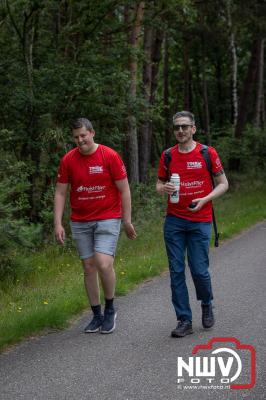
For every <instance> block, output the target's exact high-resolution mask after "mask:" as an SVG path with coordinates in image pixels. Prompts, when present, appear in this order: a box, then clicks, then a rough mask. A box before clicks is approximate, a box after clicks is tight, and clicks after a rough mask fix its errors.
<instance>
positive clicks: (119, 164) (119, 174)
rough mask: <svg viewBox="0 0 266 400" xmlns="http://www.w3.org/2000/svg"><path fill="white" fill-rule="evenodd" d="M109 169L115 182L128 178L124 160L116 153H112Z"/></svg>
mask: <svg viewBox="0 0 266 400" xmlns="http://www.w3.org/2000/svg"><path fill="white" fill-rule="evenodd" d="M108 159H109V160H108V161H109V168H110V172H111V175H112V179H113V180H114V181H119V180H121V179H125V178H126V177H127V171H126V167H125V164H124V163H123V160H122V159H121V157H120V156H119V154H118V153H117V152H116V151H112V152H110V154H109V157H108Z"/></svg>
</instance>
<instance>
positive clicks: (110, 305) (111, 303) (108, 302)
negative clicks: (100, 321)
mask: <svg viewBox="0 0 266 400" xmlns="http://www.w3.org/2000/svg"><path fill="white" fill-rule="evenodd" d="M105 308H106V309H107V310H113V309H114V298H112V299H105Z"/></svg>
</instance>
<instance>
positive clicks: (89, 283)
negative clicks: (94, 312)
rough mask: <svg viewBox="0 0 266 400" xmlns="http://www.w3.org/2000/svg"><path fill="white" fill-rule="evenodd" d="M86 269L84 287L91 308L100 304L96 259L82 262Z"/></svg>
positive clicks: (92, 258)
mask: <svg viewBox="0 0 266 400" xmlns="http://www.w3.org/2000/svg"><path fill="white" fill-rule="evenodd" d="M82 264H83V269H84V285H85V289H86V292H87V295H88V299H89V302H90V305H91V306H96V305H98V304H100V289H99V280H98V272H97V267H96V264H95V258H94V257H91V258H87V259H86V260H82Z"/></svg>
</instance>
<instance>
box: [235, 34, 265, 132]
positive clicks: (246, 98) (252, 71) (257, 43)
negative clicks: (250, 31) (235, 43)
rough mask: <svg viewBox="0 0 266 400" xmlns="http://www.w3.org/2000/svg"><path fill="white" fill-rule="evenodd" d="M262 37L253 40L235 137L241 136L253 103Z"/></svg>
mask: <svg viewBox="0 0 266 400" xmlns="http://www.w3.org/2000/svg"><path fill="white" fill-rule="evenodd" d="M261 41H262V39H260V38H259V39H258V38H255V39H254V40H253V42H252V48H251V57H250V62H249V66H248V71H247V76H246V79H245V82H244V86H243V90H242V95H241V99H240V107H239V114H238V118H237V123H236V128H235V137H236V138H241V137H242V135H243V131H244V128H245V124H246V121H247V115H248V110H249V108H250V104H251V94H252V90H253V88H254V84H255V80H256V74H257V69H258V60H259V54H260V52H261Z"/></svg>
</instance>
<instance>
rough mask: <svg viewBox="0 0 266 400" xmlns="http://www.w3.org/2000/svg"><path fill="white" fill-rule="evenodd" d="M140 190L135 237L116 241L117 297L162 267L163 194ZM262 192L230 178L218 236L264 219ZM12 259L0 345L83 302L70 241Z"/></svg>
mask: <svg viewBox="0 0 266 400" xmlns="http://www.w3.org/2000/svg"><path fill="white" fill-rule="evenodd" d="M242 182H245V180H244V179H242ZM143 190H144V188H143V187H142V188H141V187H138V188H136V189H135V190H134V196H133V197H134V203H135V221H137V222H136V226H137V231H138V238H137V239H136V240H135V241H129V240H127V239H126V237H125V235H124V234H122V235H121V238H120V241H119V245H118V250H117V255H116V262H115V267H116V273H117V288H116V294H117V295H118V296H119V295H124V294H126V293H127V292H128V291H129V290H131V289H132V288H133V287H134V286H135V285H137V284H138V283H140V282H142V281H144V280H145V279H147V278H150V277H153V276H156V275H158V274H160V273H161V272H162V271H164V270H165V269H166V268H167V260H166V255H165V250H164V244H163V236H162V225H163V215H164V207H165V201H164V200H165V199H164V200H162V199H160V198H159V197H156V195H155V194H154V193H153V191H154V189H153V188H151V189H150V191H151V192H150V193H147V192H146V196H147V198H148V199H149V201H147V200H146V198H145V195H144V194H143ZM145 190H147V188H145ZM151 193H153V194H151ZM265 197H266V185H265V184H264V183H263V182H261V181H256V180H253V181H252V188H251V187H250V186H249V187H247V185H246V184H242V183H241V180H237V179H236V180H235V181H234V185H233V188H232V189H231V190H230V191H229V192H228V193H227V194H226V195H225V196H224V197H223V198H221V199H218V200H217V201H216V202H215V211H216V216H217V221H218V228H219V231H220V233H221V236H220V237H221V240H224V239H227V238H230V237H232V236H233V235H235V234H237V233H239V232H241V231H242V230H243V229H245V228H248V227H249V226H251V225H252V224H254V223H256V222H258V221H260V220H263V219H265V218H266V209H265V204H264V199H265ZM18 259H19V262H20V265H21V268H19V269H18V271H17V274H16V277H15V279H14V278H13V279H12V280H9V281H8V280H6V281H4V282H1V283H0V350H1V349H4V348H5V347H6V346H8V345H10V344H13V343H17V342H19V341H20V340H22V339H23V338H25V337H27V336H30V335H33V334H37V333H39V332H41V331H43V330H44V329H46V328H48V329H53V328H56V329H62V328H64V327H66V326H67V324H68V321H69V320H70V318H71V317H73V316H74V315H76V314H78V313H79V312H80V311H82V310H84V309H85V308H87V307H88V303H87V298H86V295H85V291H84V287H83V274H82V270H81V266H80V261H79V259H78V258H77V256H76V251H75V250H74V249H73V248H72V247H71V246H66V247H65V248H61V247H59V246H57V245H49V246H46V247H45V248H44V249H43V250H42V251H39V252H36V253H31V254H26V253H25V254H20V255H19V256H18Z"/></svg>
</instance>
